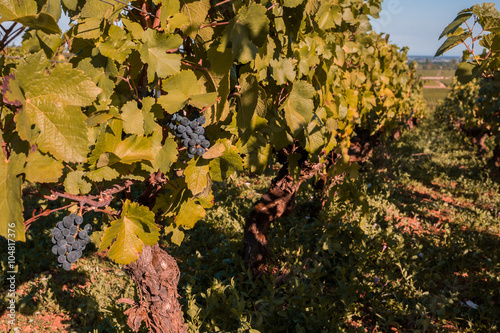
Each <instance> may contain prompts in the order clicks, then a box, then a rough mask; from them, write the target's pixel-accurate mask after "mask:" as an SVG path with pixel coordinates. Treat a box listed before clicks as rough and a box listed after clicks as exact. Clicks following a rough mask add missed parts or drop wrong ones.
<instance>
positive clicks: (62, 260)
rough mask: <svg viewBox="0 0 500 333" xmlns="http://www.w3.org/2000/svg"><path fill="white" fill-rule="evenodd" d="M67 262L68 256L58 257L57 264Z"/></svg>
mask: <svg viewBox="0 0 500 333" xmlns="http://www.w3.org/2000/svg"><path fill="white" fill-rule="evenodd" d="M65 261H66V256H59V257H57V262H58V263H60V264H62V263H63V262H65Z"/></svg>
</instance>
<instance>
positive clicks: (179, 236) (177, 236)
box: [170, 228, 184, 246]
mask: <svg viewBox="0 0 500 333" xmlns="http://www.w3.org/2000/svg"><path fill="white" fill-rule="evenodd" d="M170 240H171V241H172V243H174V244H175V245H177V246H180V245H181V243H182V241H183V240H184V232H182V231H181V230H179V228H175V229H174V230H172V238H171V239H170Z"/></svg>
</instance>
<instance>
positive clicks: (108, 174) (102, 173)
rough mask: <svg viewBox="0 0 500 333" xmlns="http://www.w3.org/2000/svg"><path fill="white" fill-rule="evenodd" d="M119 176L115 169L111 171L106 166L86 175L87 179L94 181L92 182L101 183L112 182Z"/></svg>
mask: <svg viewBox="0 0 500 333" xmlns="http://www.w3.org/2000/svg"><path fill="white" fill-rule="evenodd" d="M119 176H120V174H119V173H118V171H116V170H115V169H111V168H110V167H108V166H105V167H102V168H99V169H96V170H92V171H89V172H88V173H87V178H88V179H90V180H92V181H94V182H102V181H103V180H107V181H110V180H113V179H116V178H118V177H119Z"/></svg>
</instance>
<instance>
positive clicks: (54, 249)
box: [52, 245, 59, 255]
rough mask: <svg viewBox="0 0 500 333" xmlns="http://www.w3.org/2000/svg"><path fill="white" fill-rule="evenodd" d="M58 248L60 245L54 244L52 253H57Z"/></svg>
mask: <svg viewBox="0 0 500 333" xmlns="http://www.w3.org/2000/svg"><path fill="white" fill-rule="evenodd" d="M58 249H59V246H57V245H54V246H52V253H54V254H55V255H57V250H58Z"/></svg>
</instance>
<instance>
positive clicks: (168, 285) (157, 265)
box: [122, 244, 187, 333]
mask: <svg viewBox="0 0 500 333" xmlns="http://www.w3.org/2000/svg"><path fill="white" fill-rule="evenodd" d="M125 269H126V271H127V272H128V273H129V275H130V277H131V278H132V279H133V280H134V282H135V284H136V287H137V293H138V294H139V302H138V303H135V302H133V301H132V300H128V301H127V300H122V302H125V303H129V304H133V307H132V308H130V309H128V310H127V311H125V314H127V315H128V321H127V324H128V326H129V327H130V328H131V329H132V330H133V331H134V332H137V331H139V328H140V326H141V323H142V322H143V321H145V323H146V326H147V327H148V329H149V331H150V332H155V333H184V332H187V330H186V326H185V324H184V320H183V317H182V311H181V306H180V304H179V301H178V300H177V298H178V297H179V295H178V294H177V283H178V282H179V277H180V272H179V267H178V266H177V262H176V261H175V259H174V258H173V257H172V256H170V255H169V254H168V253H167V252H166V251H164V250H163V249H161V248H160V246H159V245H158V244H156V245H155V246H144V249H143V250H142V253H141V256H140V257H139V259H138V260H137V261H135V262H133V263H131V264H128V265H127V266H126V267H125Z"/></svg>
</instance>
